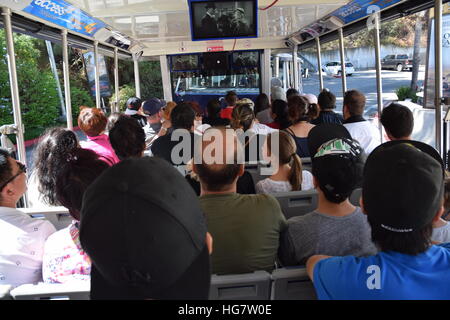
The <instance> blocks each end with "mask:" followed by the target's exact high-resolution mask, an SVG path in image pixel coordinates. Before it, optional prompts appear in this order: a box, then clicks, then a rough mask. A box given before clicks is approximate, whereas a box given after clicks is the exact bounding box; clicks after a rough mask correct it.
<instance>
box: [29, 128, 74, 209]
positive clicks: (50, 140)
mask: <svg viewBox="0 0 450 320" xmlns="http://www.w3.org/2000/svg"><path fill="white" fill-rule="evenodd" d="M78 148H79V144H78V138H77V136H76V135H75V133H73V131H71V130H69V129H65V128H61V127H56V128H50V129H47V130H46V131H45V132H44V134H43V135H42V136H41V138H40V139H39V142H38V145H37V147H36V150H35V151H34V162H33V163H34V168H33V171H34V172H35V174H36V176H37V179H38V181H39V186H38V190H39V192H40V193H41V194H42V198H43V200H44V202H46V203H47V204H49V205H60V203H59V201H58V200H57V198H56V194H55V186H56V177H57V175H58V173H59V171H60V170H61V169H62V164H65V163H67V161H68V160H69V159H71V158H72V157H73V154H74V152H75V151H76V150H77V149H78Z"/></svg>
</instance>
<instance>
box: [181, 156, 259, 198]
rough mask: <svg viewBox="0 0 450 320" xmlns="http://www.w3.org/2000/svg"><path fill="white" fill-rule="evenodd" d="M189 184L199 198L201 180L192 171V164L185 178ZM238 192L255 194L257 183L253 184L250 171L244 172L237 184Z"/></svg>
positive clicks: (188, 166) (188, 167)
mask: <svg viewBox="0 0 450 320" xmlns="http://www.w3.org/2000/svg"><path fill="white" fill-rule="evenodd" d="M185 178H186V180H187V182H188V183H189V184H190V185H191V187H192V188H193V189H194V191H195V194H197V196H199V195H200V193H201V190H200V179H199V178H198V175H196V174H195V173H194V172H193V171H192V162H189V163H188V164H187V174H186V176H185ZM236 192H237V193H239V194H255V193H256V191H255V183H254V182H253V177H252V175H251V174H250V173H249V172H248V171H244V174H243V175H242V176H240V177H239V178H238V180H237V184H236Z"/></svg>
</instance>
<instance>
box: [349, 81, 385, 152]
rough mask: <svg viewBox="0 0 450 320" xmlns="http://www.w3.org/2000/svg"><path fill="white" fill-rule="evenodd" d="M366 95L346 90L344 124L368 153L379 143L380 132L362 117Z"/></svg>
mask: <svg viewBox="0 0 450 320" xmlns="http://www.w3.org/2000/svg"><path fill="white" fill-rule="evenodd" d="M365 106H366V97H365V96H364V94H362V93H361V92H359V91H358V90H350V91H347V92H346V93H345V95H344V108H343V114H344V126H345V128H347V130H348V132H350V134H351V135H352V138H353V139H355V140H356V141H358V142H359V144H360V145H361V147H362V148H363V149H364V151H365V152H366V154H370V153H371V152H372V150H373V149H375V148H376V147H377V146H378V145H379V144H380V143H381V138H380V132H379V130H378V129H377V128H376V127H375V126H374V125H373V124H371V123H370V122H369V121H367V120H366V119H364V118H363V113H364V108H365Z"/></svg>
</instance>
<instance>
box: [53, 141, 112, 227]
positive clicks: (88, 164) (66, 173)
mask: <svg viewBox="0 0 450 320" xmlns="http://www.w3.org/2000/svg"><path fill="white" fill-rule="evenodd" d="M67 160H68V161H65V162H63V163H61V168H60V170H59V172H58V174H57V176H56V185H55V193H56V198H57V199H58V201H59V203H61V205H63V206H64V207H66V208H67V209H69V213H70V215H71V216H72V217H73V218H74V219H76V220H80V210H81V204H82V200H83V195H84V192H85V191H86V189H87V188H88V187H89V185H90V184H91V183H92V182H94V180H95V179H96V178H97V177H98V176H99V175H100V174H101V173H102V172H103V171H105V170H106V169H108V168H109V165H108V164H107V163H106V162H104V161H103V160H100V159H99V157H98V155H97V154H96V153H95V152H94V151H92V150H88V149H82V148H77V149H76V150H74V151H73V152H72V154H71V157H70V158H68V159H67Z"/></svg>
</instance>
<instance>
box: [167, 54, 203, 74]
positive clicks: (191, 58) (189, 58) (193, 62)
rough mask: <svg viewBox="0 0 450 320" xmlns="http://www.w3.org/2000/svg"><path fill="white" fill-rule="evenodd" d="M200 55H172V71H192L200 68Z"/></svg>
mask: <svg viewBox="0 0 450 320" xmlns="http://www.w3.org/2000/svg"><path fill="white" fill-rule="evenodd" d="M198 58H199V57H198V55H196V54H180V55H174V56H171V57H170V66H171V69H172V71H192V70H198V69H199V63H198Z"/></svg>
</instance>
